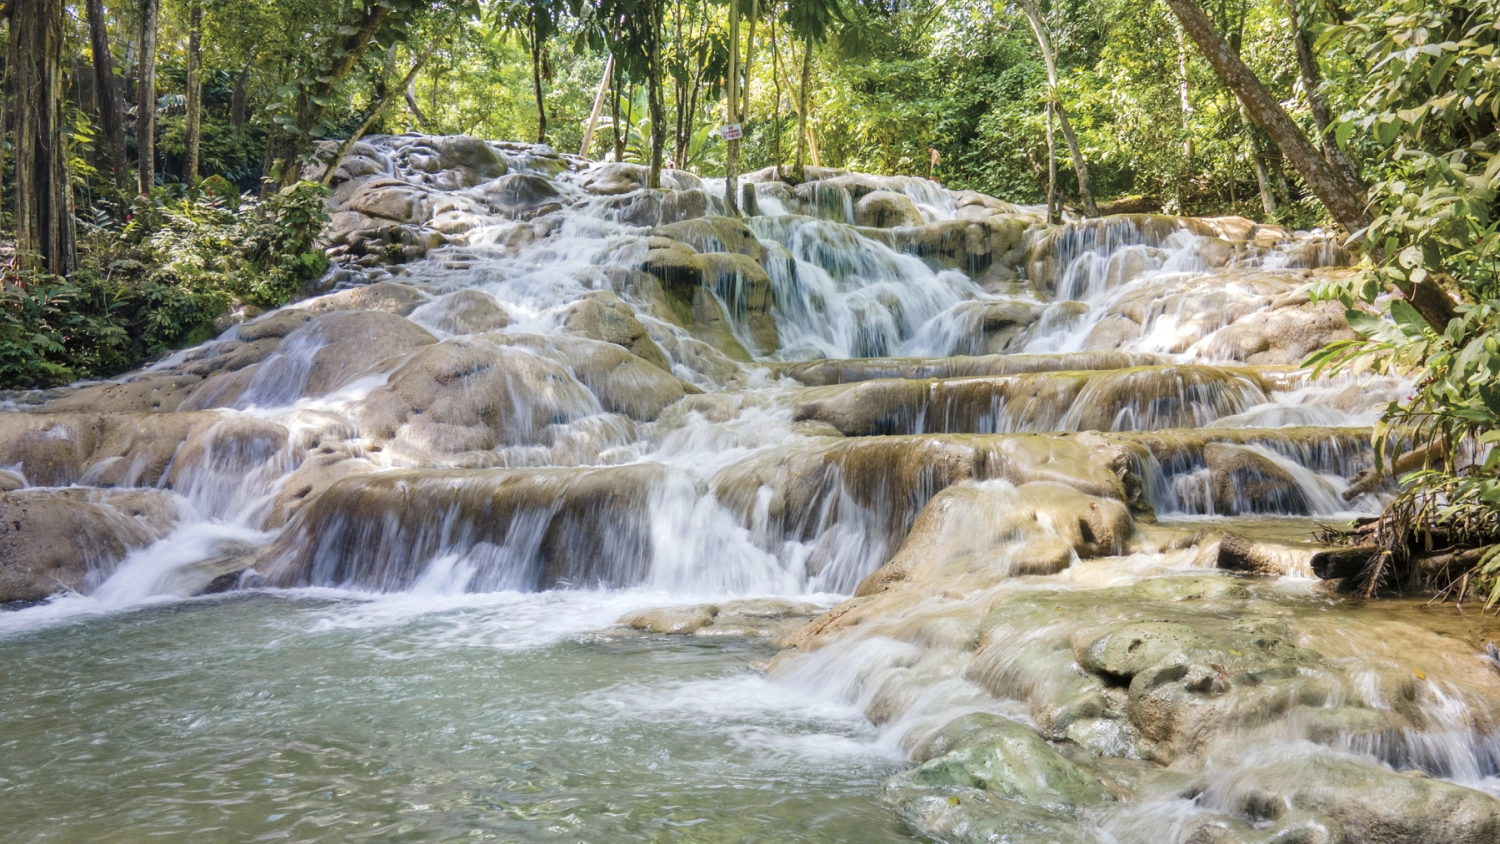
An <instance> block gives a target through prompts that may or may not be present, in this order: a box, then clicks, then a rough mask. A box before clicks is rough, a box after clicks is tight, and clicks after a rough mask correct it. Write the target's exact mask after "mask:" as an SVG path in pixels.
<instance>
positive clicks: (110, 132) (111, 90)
mask: <svg viewBox="0 0 1500 844" xmlns="http://www.w3.org/2000/svg"><path fill="white" fill-rule="evenodd" d="M87 6H88V17H89V44H90V46H91V47H92V49H93V52H94V87H95V88H96V89H97V94H98V97H99V121H100V123H101V124H102V125H101V126H100V128H101V129H102V130H103V134H104V139H105V142H106V143H107V144H108V146H109V165H110V168H111V169H112V170H113V172H114V177H115V187H116V188H118V189H119V191H120V192H121V193H124V192H125V190H126V189H127V188H128V187H129V186H130V160H129V159H127V158H126V157H125V105H124V103H123V102H121V100H120V85H119V82H117V81H116V80H115V61H114V57H113V56H111V55H110V53H109V27H108V21H106V20H105V19H104V3H103V0H88V4H87Z"/></svg>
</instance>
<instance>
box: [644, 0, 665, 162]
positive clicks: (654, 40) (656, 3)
mask: <svg viewBox="0 0 1500 844" xmlns="http://www.w3.org/2000/svg"><path fill="white" fill-rule="evenodd" d="M664 2H665V0H650V3H651V5H650V15H651V37H650V38H649V39H647V42H648V45H649V48H650V54H649V55H648V56H647V61H648V62H649V65H650V66H649V69H648V70H647V74H648V76H649V78H648V80H647V81H648V83H649V84H648V85H647V88H646V100H647V104H648V108H649V109H650V112H651V175H650V181H649V182H648V183H647V186H648V187H651V188H660V187H661V164H662V158H663V153H665V152H666V146H667V109H666V103H664V102H663V101H662V100H663V92H662V69H661V36H662V3H664Z"/></svg>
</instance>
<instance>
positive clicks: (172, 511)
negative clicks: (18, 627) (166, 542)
mask: <svg viewBox="0 0 1500 844" xmlns="http://www.w3.org/2000/svg"><path fill="white" fill-rule="evenodd" d="M176 517H177V512H176V506H175V505H174V504H173V503H172V501H171V499H170V498H168V497H167V496H166V494H164V493H162V492H160V491H157V490H120V491H108V492H106V491H102V490H90V489H51V490H19V491H16V492H9V493H5V494H0V603H4V602H6V601H40V600H44V599H45V598H47V597H49V596H51V595H55V594H57V593H58V592H64V591H79V590H84V589H86V588H88V587H90V586H94V585H97V583H98V582H99V581H100V580H102V579H103V578H104V577H105V576H106V575H107V574H108V572H109V570H110V569H112V568H113V567H114V565H115V564H116V563H118V562H119V561H120V560H122V559H124V557H125V555H126V554H127V553H128V552H129V551H130V550H131V549H134V548H142V547H145V546H146V545H149V544H150V543H152V542H154V541H155V540H157V539H160V538H161V537H163V536H165V535H166V534H167V532H168V531H169V530H170V529H171V527H172V524H173V523H174V521H175V520H176Z"/></svg>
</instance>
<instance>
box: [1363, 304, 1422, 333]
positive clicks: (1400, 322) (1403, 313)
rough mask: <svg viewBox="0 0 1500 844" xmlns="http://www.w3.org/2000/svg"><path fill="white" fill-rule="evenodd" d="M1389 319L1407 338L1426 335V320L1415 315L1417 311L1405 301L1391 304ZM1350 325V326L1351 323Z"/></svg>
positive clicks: (1417, 314)
mask: <svg viewBox="0 0 1500 844" xmlns="http://www.w3.org/2000/svg"><path fill="white" fill-rule="evenodd" d="M1391 319H1393V320H1395V321H1396V325H1397V327H1399V328H1400V329H1401V331H1402V333H1403V334H1406V335H1407V336H1408V337H1422V336H1424V335H1426V333H1427V320H1425V319H1423V318H1422V315H1421V314H1419V313H1417V309H1416V308H1413V307H1412V306H1411V303H1409V302H1407V301H1406V300H1405V299H1396V300H1395V301H1393V302H1391ZM1350 325H1351V326H1352V325H1353V323H1350ZM1355 330H1356V331H1357V330H1358V329H1355Z"/></svg>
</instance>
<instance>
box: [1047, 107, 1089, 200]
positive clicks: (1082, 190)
mask: <svg viewBox="0 0 1500 844" xmlns="http://www.w3.org/2000/svg"><path fill="white" fill-rule="evenodd" d="M1054 93H1055V91H1054ZM1053 110H1054V111H1056V112H1057V125H1058V127H1060V128H1061V129H1062V133H1063V140H1065V141H1067V142H1068V155H1070V156H1071V157H1072V159H1073V172H1074V173H1076V174H1077V175H1078V198H1079V199H1080V200H1082V202H1083V213H1084V215H1086V216H1089V217H1097V216H1099V208H1098V206H1096V205H1094V188H1093V186H1092V185H1091V184H1090V183H1089V168H1088V165H1087V164H1086V163H1084V160H1083V151H1082V150H1081V149H1079V148H1078V136H1077V135H1075V134H1073V124H1072V123H1069V122H1068V110H1067V109H1065V108H1063V107H1062V103H1060V102H1059V103H1056V104H1055V105H1054V106H1053Z"/></svg>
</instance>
